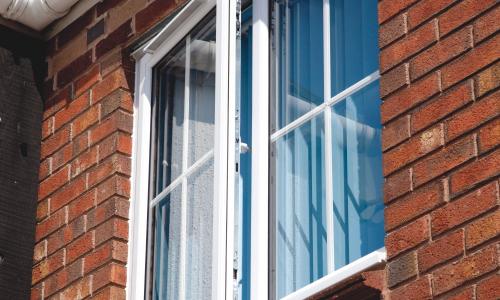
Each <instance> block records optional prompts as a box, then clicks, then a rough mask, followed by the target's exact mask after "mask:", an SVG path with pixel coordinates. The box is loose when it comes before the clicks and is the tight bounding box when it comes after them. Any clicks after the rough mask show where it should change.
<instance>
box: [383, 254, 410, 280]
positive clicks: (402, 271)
mask: <svg viewBox="0 0 500 300" xmlns="http://www.w3.org/2000/svg"><path fill="white" fill-rule="evenodd" d="M415 275H417V254H416V252H415V251H413V252H409V253H407V254H405V255H403V256H399V257H398V258H396V259H393V260H391V261H389V262H388V263H387V285H388V286H389V287H393V286H395V285H397V284H399V283H402V282H404V281H406V280H408V279H410V278H412V277H414V276H415Z"/></svg>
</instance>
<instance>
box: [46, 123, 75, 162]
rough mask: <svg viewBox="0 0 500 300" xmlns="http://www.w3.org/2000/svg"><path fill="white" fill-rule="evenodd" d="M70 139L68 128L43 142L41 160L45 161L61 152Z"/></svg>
mask: <svg viewBox="0 0 500 300" xmlns="http://www.w3.org/2000/svg"><path fill="white" fill-rule="evenodd" d="M69 139H70V129H69V127H68V126H66V127H64V128H63V129H61V130H59V131H58V132H56V133H55V134H54V135H52V136H51V137H49V138H48V139H46V140H45V141H43V142H42V145H41V148H40V158H41V159H44V158H46V157H47V156H49V155H51V154H52V153H54V152H56V151H57V150H59V149H60V148H61V147H62V146H64V145H65V144H66V143H67V142H69Z"/></svg>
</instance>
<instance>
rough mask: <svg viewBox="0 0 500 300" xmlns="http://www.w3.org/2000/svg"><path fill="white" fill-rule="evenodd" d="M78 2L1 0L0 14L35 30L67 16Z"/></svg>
mask: <svg viewBox="0 0 500 300" xmlns="http://www.w3.org/2000/svg"><path fill="white" fill-rule="evenodd" d="M76 2H78V0H0V14H1V15H2V16H3V17H4V18H6V19H11V20H14V21H17V22H19V23H22V24H24V25H26V26H28V27H31V28H33V29H35V30H38V31H40V30H42V29H44V28H45V27H47V25H49V24H50V23H52V22H53V21H54V20H56V19H59V18H60V17H62V16H64V15H66V14H67V13H68V12H69V9H70V8H71V7H72V6H73V5H74V4H75V3H76Z"/></svg>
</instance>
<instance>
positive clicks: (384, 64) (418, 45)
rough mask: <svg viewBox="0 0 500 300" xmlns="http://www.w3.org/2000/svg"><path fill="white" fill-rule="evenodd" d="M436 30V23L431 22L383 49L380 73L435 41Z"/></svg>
mask: <svg viewBox="0 0 500 300" xmlns="http://www.w3.org/2000/svg"><path fill="white" fill-rule="evenodd" d="M436 30H437V25H436V22H434V21H431V22H429V23H427V24H425V25H424V26H422V27H420V28H419V29H417V30H416V31H414V32H411V33H409V34H408V35H407V36H406V37H405V38H404V39H402V40H400V41H398V42H397V43H394V44H392V45H391V46H389V47H387V48H385V49H383V50H382V51H381V52H380V71H381V72H385V71H386V70H388V69H389V68H391V67H393V66H395V65H397V64H399V63H401V62H402V61H404V60H405V59H407V58H408V57H410V56H412V55H414V54H415V53H417V52H419V51H421V50H422V49H424V48H426V47H427V46H429V45H430V44H432V43H434V42H435V41H437V36H436Z"/></svg>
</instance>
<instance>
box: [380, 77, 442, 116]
mask: <svg viewBox="0 0 500 300" xmlns="http://www.w3.org/2000/svg"><path fill="white" fill-rule="evenodd" d="M438 92H439V74H438V73H434V74H431V75H429V76H427V77H425V78H423V79H421V80H419V81H417V82H415V83H412V84H411V85H410V86H409V87H407V88H406V89H403V90H401V91H398V92H397V93H395V94H394V95H392V96H390V97H388V98H387V99H384V102H383V103H382V106H381V115H382V123H383V124H385V123H387V122H388V121H389V120H391V119H393V118H394V117H396V116H398V115H400V114H401V113H403V112H405V111H407V110H409V109H410V108H412V107H414V106H415V105H417V104H419V103H421V102H423V101H425V100H427V99H428V98H430V97H432V96H433V95H435V94H437V93H438Z"/></svg>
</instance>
